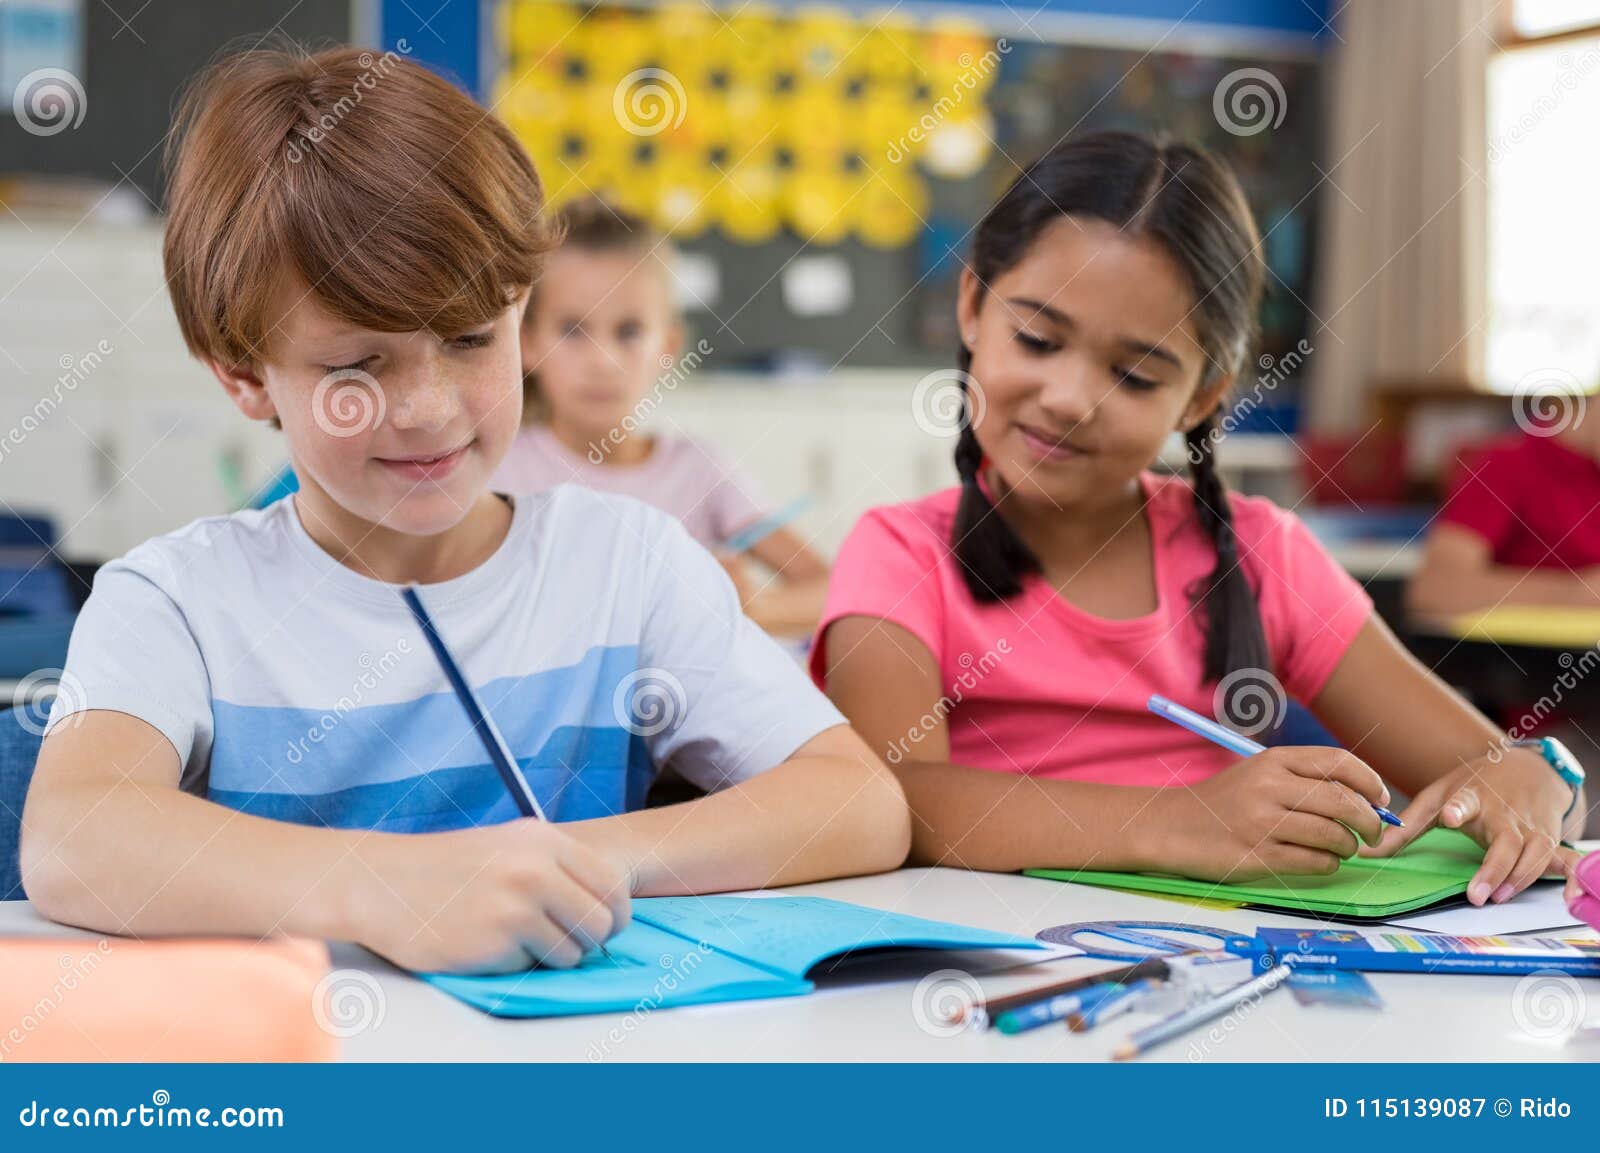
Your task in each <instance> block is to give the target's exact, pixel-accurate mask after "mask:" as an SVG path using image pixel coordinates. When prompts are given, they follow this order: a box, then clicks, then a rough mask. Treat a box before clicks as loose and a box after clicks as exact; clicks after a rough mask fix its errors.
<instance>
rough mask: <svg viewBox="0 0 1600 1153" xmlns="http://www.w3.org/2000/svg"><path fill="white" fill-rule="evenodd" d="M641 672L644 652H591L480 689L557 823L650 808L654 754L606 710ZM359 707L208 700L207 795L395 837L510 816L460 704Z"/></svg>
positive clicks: (265, 812) (451, 699)
mask: <svg viewBox="0 0 1600 1153" xmlns="http://www.w3.org/2000/svg"><path fill="white" fill-rule="evenodd" d="M418 659H421V657H420V656H419V658H418ZM637 666H638V649H637V646H633V645H626V646H609V647H607V646H597V647H595V648H592V649H590V650H589V651H588V652H587V653H585V654H584V656H583V658H582V659H581V660H579V661H578V662H576V663H575V664H572V665H569V666H566V667H564V668H559V669H547V670H542V671H540V672H537V673H532V674H529V675H527V676H522V677H502V678H499V679H497V680H494V681H489V682H487V683H486V684H484V685H482V686H479V687H478V688H477V691H478V696H479V699H480V700H481V701H482V702H483V706H484V708H485V709H486V710H487V711H488V712H489V713H490V714H491V715H492V716H493V717H494V720H495V724H496V725H497V726H498V727H499V728H500V730H501V732H502V733H503V734H504V736H505V738H506V743H507V744H508V745H509V746H510V748H511V752H512V755H513V756H514V757H516V758H517V761H518V764H519V765H521V766H522V767H523V769H524V772H525V773H526V774H527V775H528V778H529V784H530V785H531V786H532V788H533V790H534V793H535V795H536V796H538V798H539V802H540V804H541V805H542V806H544V808H545V810H546V813H547V815H549V817H550V818H551V819H552V820H581V819H584V818H588V817H598V816H606V815H609V814H612V813H619V812H625V811H627V810H629V809H635V808H640V807H642V806H643V804H644V796H645V792H646V790H647V789H648V788H649V786H650V781H651V780H652V778H653V776H654V768H653V766H652V764H651V761H650V756H649V751H648V749H647V748H646V747H645V744H644V741H643V740H642V739H641V738H639V737H637V736H635V735H633V734H632V733H630V732H629V731H628V729H627V728H626V727H625V726H624V724H623V720H625V719H626V718H618V717H617V716H616V715H615V714H614V713H613V708H612V702H613V698H614V696H615V693H616V688H617V685H618V684H620V683H621V682H622V680H623V678H625V677H626V676H628V674H630V673H632V672H634V671H635V670H636V668H637ZM351 697H355V698H356V699H355V700H352V699H351ZM351 697H347V698H345V700H344V701H343V702H340V703H333V704H330V705H329V707H327V708H325V709H304V708H289V707H281V706H267V705H240V704H234V703H230V702H227V701H221V700H216V701H213V708H212V715H213V718H214V723H215V738H214V742H213V745H212V752H211V766H210V774H209V782H208V795H209V796H210V797H211V799H212V800H214V801H217V802H218V803H220V804H224V805H228V806H229V807H231V808H235V809H238V810H240V811H241V812H247V813H253V814H256V815H258V816H264V817H272V818H275V819H278V820H290V821H298V822H300V823H303V824H313V825H331V826H335V827H338V828H369V829H381V830H386V831H392V832H421V831H428V830H439V829H452V828H465V827H468V826H472V825H482V824H493V823H498V822H500V821H504V820H508V819H510V818H511V817H513V816H515V815H516V808H515V806H514V804H513V803H512V802H511V799H510V797H509V796H508V795H507V794H506V790H505V786H504V784H503V783H502V782H501V781H500V778H499V776H498V774H496V773H495V771H494V769H493V767H492V766H491V765H490V764H489V763H488V762H487V760H486V759H485V756H484V750H483V746H482V744H481V743H480V742H479V740H478V738H477V735H476V734H475V733H474V732H473V731H472V728H471V725H470V724H469V723H468V721H467V717H466V713H465V712H464V711H463V710H462V707H461V702H460V701H458V700H457V699H456V698H455V696H454V695H453V694H451V693H449V692H441V693H433V694H429V695H428V696H425V697H421V698H419V699H417V700H413V701H405V702H400V703H394V704H381V705H371V704H368V705H363V704H360V703H359V697H360V692H359V690H355V691H353V692H352V694H351ZM341 703H342V705H343V707H340V704H341Z"/></svg>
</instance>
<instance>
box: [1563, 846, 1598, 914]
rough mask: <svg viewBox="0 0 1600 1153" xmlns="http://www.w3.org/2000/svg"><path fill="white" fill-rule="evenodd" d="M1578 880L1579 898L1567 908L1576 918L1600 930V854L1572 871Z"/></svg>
mask: <svg viewBox="0 0 1600 1153" xmlns="http://www.w3.org/2000/svg"><path fill="white" fill-rule="evenodd" d="M1572 875H1573V876H1575V877H1576V878H1577V879H1578V889H1579V893H1578V896H1577V897H1575V898H1574V899H1573V901H1572V903H1571V904H1570V905H1568V906H1567V908H1569V909H1571V910H1572V915H1573V916H1574V917H1581V918H1583V920H1585V921H1587V922H1588V923H1589V924H1591V925H1593V926H1594V927H1595V928H1596V929H1600V853H1590V854H1589V855H1588V856H1587V857H1585V858H1583V860H1581V861H1579V862H1578V863H1577V865H1576V866H1575V867H1574V868H1573V870H1572Z"/></svg>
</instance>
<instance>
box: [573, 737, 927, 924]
mask: <svg viewBox="0 0 1600 1153" xmlns="http://www.w3.org/2000/svg"><path fill="white" fill-rule="evenodd" d="M563 828H565V829H567V830H568V831H569V832H571V834H572V835H573V836H574V837H576V838H577V839H578V840H580V841H583V842H585V843H588V844H590V845H591V846H593V847H594V848H596V849H597V850H600V851H603V852H607V853H612V852H617V853H620V854H621V855H622V856H623V857H624V858H626V859H627V860H628V861H629V862H630V864H631V872H632V875H633V886H632V887H633V893H634V895H635V896H667V895H675V894H686V893H715V892H726V891H728V890H731V889H759V888H768V887H774V886H779V885H798V884H803V883H805V882H807V881H820V880H825V879H827V878H829V877H844V876H855V875H859V874H863V873H881V872H885V871H887V870H889V869H897V868H899V867H900V865H901V864H902V863H903V862H904V861H905V858H906V848H907V845H908V843H909V841H910V836H911V833H910V820H909V817H908V815H907V813H906V802H905V796H904V794H902V793H901V791H900V786H899V785H898V784H897V783H896V782H895V778H894V776H893V775H892V774H891V773H890V772H889V770H888V769H886V768H884V766H883V763H882V762H881V761H880V760H878V758H877V757H875V756H873V755H872V753H871V751H869V750H868V748H867V746H866V744H865V743H863V741H862V740H861V738H860V737H858V736H857V735H856V734H855V733H854V732H852V731H851V729H850V727H849V726H848V725H839V726H837V727H835V728H831V729H828V730H826V731H824V732H821V733H818V734H817V735H816V736H815V737H812V738H811V740H809V741H807V742H806V743H805V744H804V745H802V746H800V748H799V749H797V750H796V751H795V752H794V754H793V755H792V756H791V757H790V758H789V759H788V760H786V761H784V762H783V764H781V765H778V766H777V767H776V768H773V769H770V770H768V771H767V772H764V773H761V774H760V775H759V776H755V777H752V778H751V779H749V780H747V781H743V782H741V783H740V784H737V785H734V786H733V787H731V788H727V789H722V790H719V791H718V792H714V793H712V794H710V795H709V796H706V797H702V798H700V799H698V800H694V801H688V802H685V803H683V804H679V805H668V806H665V807H663V808H658V809H642V810H640V811H638V812H632V813H626V814H623V815H621V816H616V817H602V818H599V819H597V820H593V821H580V822H574V823H572V824H569V825H565V826H563Z"/></svg>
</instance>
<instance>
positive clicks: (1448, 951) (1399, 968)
mask: <svg viewBox="0 0 1600 1153" xmlns="http://www.w3.org/2000/svg"><path fill="white" fill-rule="evenodd" d="M1227 949H1228V952H1230V953H1235V954H1237V955H1239V956H1241V957H1249V958H1251V959H1252V961H1253V962H1254V963H1255V965H1256V967H1257V968H1266V967H1269V966H1271V965H1275V964H1277V963H1279V962H1281V961H1288V962H1289V963H1291V964H1293V965H1294V966H1295V967H1296V968H1301V969H1306V968H1320V969H1357V970H1363V971H1366V972H1390V973H1500V974H1506V975H1510V976H1517V975H1519V974H1524V973H1534V972H1538V971H1539V970H1541V969H1554V970H1556V971H1558V972H1561V973H1566V974H1568V975H1569V976H1573V977H1597V976H1600V941H1579V940H1560V939H1557V938H1554V937H1446V936H1440V935H1435V934H1432V933H1408V932H1406V931H1405V930H1404V929H1391V928H1381V929H1257V930H1256V935H1255V936H1254V937H1233V938H1231V939H1229V941H1228V944H1227Z"/></svg>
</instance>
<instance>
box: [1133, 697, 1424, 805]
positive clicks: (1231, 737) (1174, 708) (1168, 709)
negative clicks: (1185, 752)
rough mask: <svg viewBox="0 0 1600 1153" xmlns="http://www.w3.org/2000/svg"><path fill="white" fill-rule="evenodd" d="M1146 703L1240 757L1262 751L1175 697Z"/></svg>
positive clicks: (1151, 700) (1264, 748)
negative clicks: (1174, 699)
mask: <svg viewBox="0 0 1600 1153" xmlns="http://www.w3.org/2000/svg"><path fill="white" fill-rule="evenodd" d="M1149 706H1150V711H1151V712H1152V713H1154V714H1155V715H1156V716H1158V717H1161V718H1163V719H1165V720H1169V721H1171V722H1172V723H1173V724H1175V725H1182V726H1183V727H1184V728H1186V729H1188V730H1189V731H1190V732H1191V733H1194V734H1195V735H1196V736H1201V737H1204V738H1205V739H1206V740H1208V741H1210V742H1211V743H1212V744H1217V745H1221V746H1222V747H1223V748H1225V749H1227V750H1228V751H1229V752H1230V753H1237V754H1238V755H1239V756H1241V757H1253V756H1255V755H1256V754H1257V753H1260V752H1265V751H1266V747H1267V746H1266V745H1263V744H1261V743H1260V742H1259V741H1252V740H1251V739H1250V738H1249V737H1247V736H1244V735H1243V734H1241V733H1236V732H1234V731H1233V730H1232V729H1230V728H1229V727H1228V726H1227V725H1219V724H1218V723H1217V722H1216V721H1214V720H1212V719H1211V718H1210V717H1202V716H1201V715H1200V714H1199V713H1197V712H1194V711H1193V710H1192V709H1186V708H1184V707H1183V706H1182V705H1180V704H1178V703H1177V702H1176V701H1169V700H1167V698H1166V697H1163V696H1157V695H1152V696H1151V698H1150V702H1149ZM1369 803H1370V802H1369ZM1372 811H1373V812H1375V813H1377V814H1378V819H1379V820H1381V821H1382V822H1383V823H1384V824H1386V825H1393V826H1394V827H1395V828H1397V829H1403V828H1405V822H1404V821H1402V820H1401V819H1400V818H1399V817H1397V816H1395V815H1394V814H1393V813H1391V812H1390V811H1389V810H1388V809H1386V808H1384V807H1383V806H1382V805H1373V806H1372Z"/></svg>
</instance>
